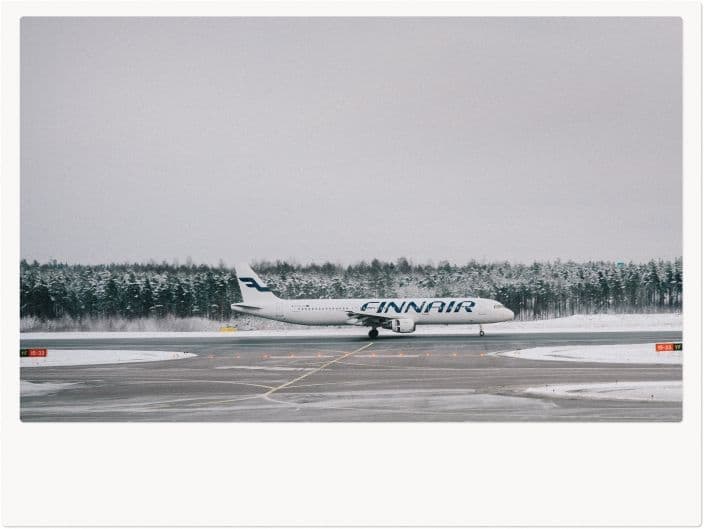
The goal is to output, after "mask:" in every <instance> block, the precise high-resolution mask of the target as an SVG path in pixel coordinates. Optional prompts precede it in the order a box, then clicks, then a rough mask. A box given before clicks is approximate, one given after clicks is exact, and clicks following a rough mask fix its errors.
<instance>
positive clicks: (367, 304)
mask: <svg viewBox="0 0 704 529" xmlns="http://www.w3.org/2000/svg"><path fill="white" fill-rule="evenodd" d="M377 303H379V302H378V301H367V302H366V303H365V304H364V305H362V312H364V311H365V310H367V309H368V308H373V307H370V306H369V305H372V304H377Z"/></svg>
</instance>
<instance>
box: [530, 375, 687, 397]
mask: <svg viewBox="0 0 704 529" xmlns="http://www.w3.org/2000/svg"><path fill="white" fill-rule="evenodd" d="M525 392H526V393H529V394H531V395H537V396H545V397H563V398H580V399H599V400H657V401H662V402H681V401H682V382H681V381H679V380H671V381H660V380H658V381H648V382H605V383H591V384H548V385H545V386H541V387H530V388H527V389H526V390H525Z"/></svg>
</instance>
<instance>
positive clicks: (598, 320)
mask: <svg viewBox="0 0 704 529" xmlns="http://www.w3.org/2000/svg"><path fill="white" fill-rule="evenodd" d="M262 322H263V323H262V325H264V324H265V323H264V322H265V320H262ZM484 330H485V331H486V332H487V334H508V333H541V332H584V331H595V332H628V331H681V330H682V315H681V314H673V313H665V314H594V315H576V316H569V317H567V318H556V319H552V320H537V321H510V322H504V323H495V324H487V325H485V326H484ZM365 332H366V331H365V330H364V329H362V328H359V327H353V326H344V327H307V328H300V326H296V328H295V329H293V328H292V329H267V330H258V331H236V332H30V333H21V335H20V337H21V338H22V339H23V340H42V339H50V340H57V339H66V340H75V339H81V338H86V339H104V338H223V339H232V338H233V337H236V336H241V337H277V336H322V337H325V336H347V337H359V336H360V334H365ZM380 332H382V333H386V334H392V333H391V331H384V330H383V329H382V330H380ZM478 332H479V326H478V325H419V326H418V328H417V330H416V332H415V334H421V335H453V334H477V333H478Z"/></svg>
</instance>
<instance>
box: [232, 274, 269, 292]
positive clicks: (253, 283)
mask: <svg viewBox="0 0 704 529" xmlns="http://www.w3.org/2000/svg"><path fill="white" fill-rule="evenodd" d="M239 280H240V281H242V282H243V283H244V284H245V285H247V286H248V287H249V288H256V289H257V290H258V291H259V292H271V289H270V288H269V287H265V286H262V285H260V284H259V283H257V280H256V279H254V278H253V277H240V278H239Z"/></svg>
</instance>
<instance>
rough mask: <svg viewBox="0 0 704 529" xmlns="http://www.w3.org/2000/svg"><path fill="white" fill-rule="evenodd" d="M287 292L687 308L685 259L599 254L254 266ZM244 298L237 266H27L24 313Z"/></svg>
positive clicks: (544, 309) (552, 311)
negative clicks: (585, 258) (621, 258)
mask: <svg viewBox="0 0 704 529" xmlns="http://www.w3.org/2000/svg"><path fill="white" fill-rule="evenodd" d="M253 267H254V269H255V270H256V271H257V273H258V274H259V275H260V276H261V277H262V279H264V280H265V281H266V282H267V283H268V285H269V287H271V289H272V290H273V291H274V292H275V293H277V294H278V295H279V296H280V297H284V298H292V299H296V298H373V297H413V296H416V297H421V296H424V297H441V296H458V297H460V296H479V297H486V298H492V299H496V300H498V301H500V302H502V303H503V304H504V305H506V306H507V307H509V308H511V309H512V310H513V311H514V312H515V313H516V317H517V319H522V320H532V319H542V318H553V317H561V316H569V315H572V314H593V313H602V312H623V313H625V312H628V313H632V312H635V313H642V312H664V311H680V310H681V309H682V259H681V258H677V259H674V260H651V261H649V262H647V263H614V262H609V261H593V262H585V263H576V262H572V261H567V262H561V261H551V262H536V263H532V264H512V263H509V262H494V263H480V262H476V261H471V262H469V263H467V264H464V265H453V264H450V263H447V262H441V263H439V264H437V265H432V264H414V263H412V262H411V261H409V260H408V259H406V258H400V259H398V260H396V261H395V262H382V261H379V260H377V259H374V260H372V261H371V262H365V261H362V262H359V263H355V264H352V265H349V266H341V265H339V264H334V263H323V264H308V265H300V264H295V263H288V262H286V261H276V262H260V263H255V264H254V265H253ZM236 301H241V294H240V291H239V286H238V284H237V278H236V275H235V270H234V269H233V268H228V267H226V266H224V265H222V264H221V265H219V266H207V265H192V264H186V265H179V264H168V263H142V264H108V265H98V266H85V265H71V264H63V263H57V262H55V261H52V262H49V263H38V262H36V261H34V262H32V263H29V262H27V261H26V260H23V261H21V263H20V315H21V316H34V317H38V318H42V319H54V318H61V317H65V316H70V317H72V318H83V317H111V316H120V317H126V318H137V317H149V316H153V317H164V316H176V317H191V316H200V317H205V318H209V319H213V320H221V321H226V320H230V319H232V318H233V317H236V314H233V313H232V311H231V310H230V304H231V303H233V302H236Z"/></svg>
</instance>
